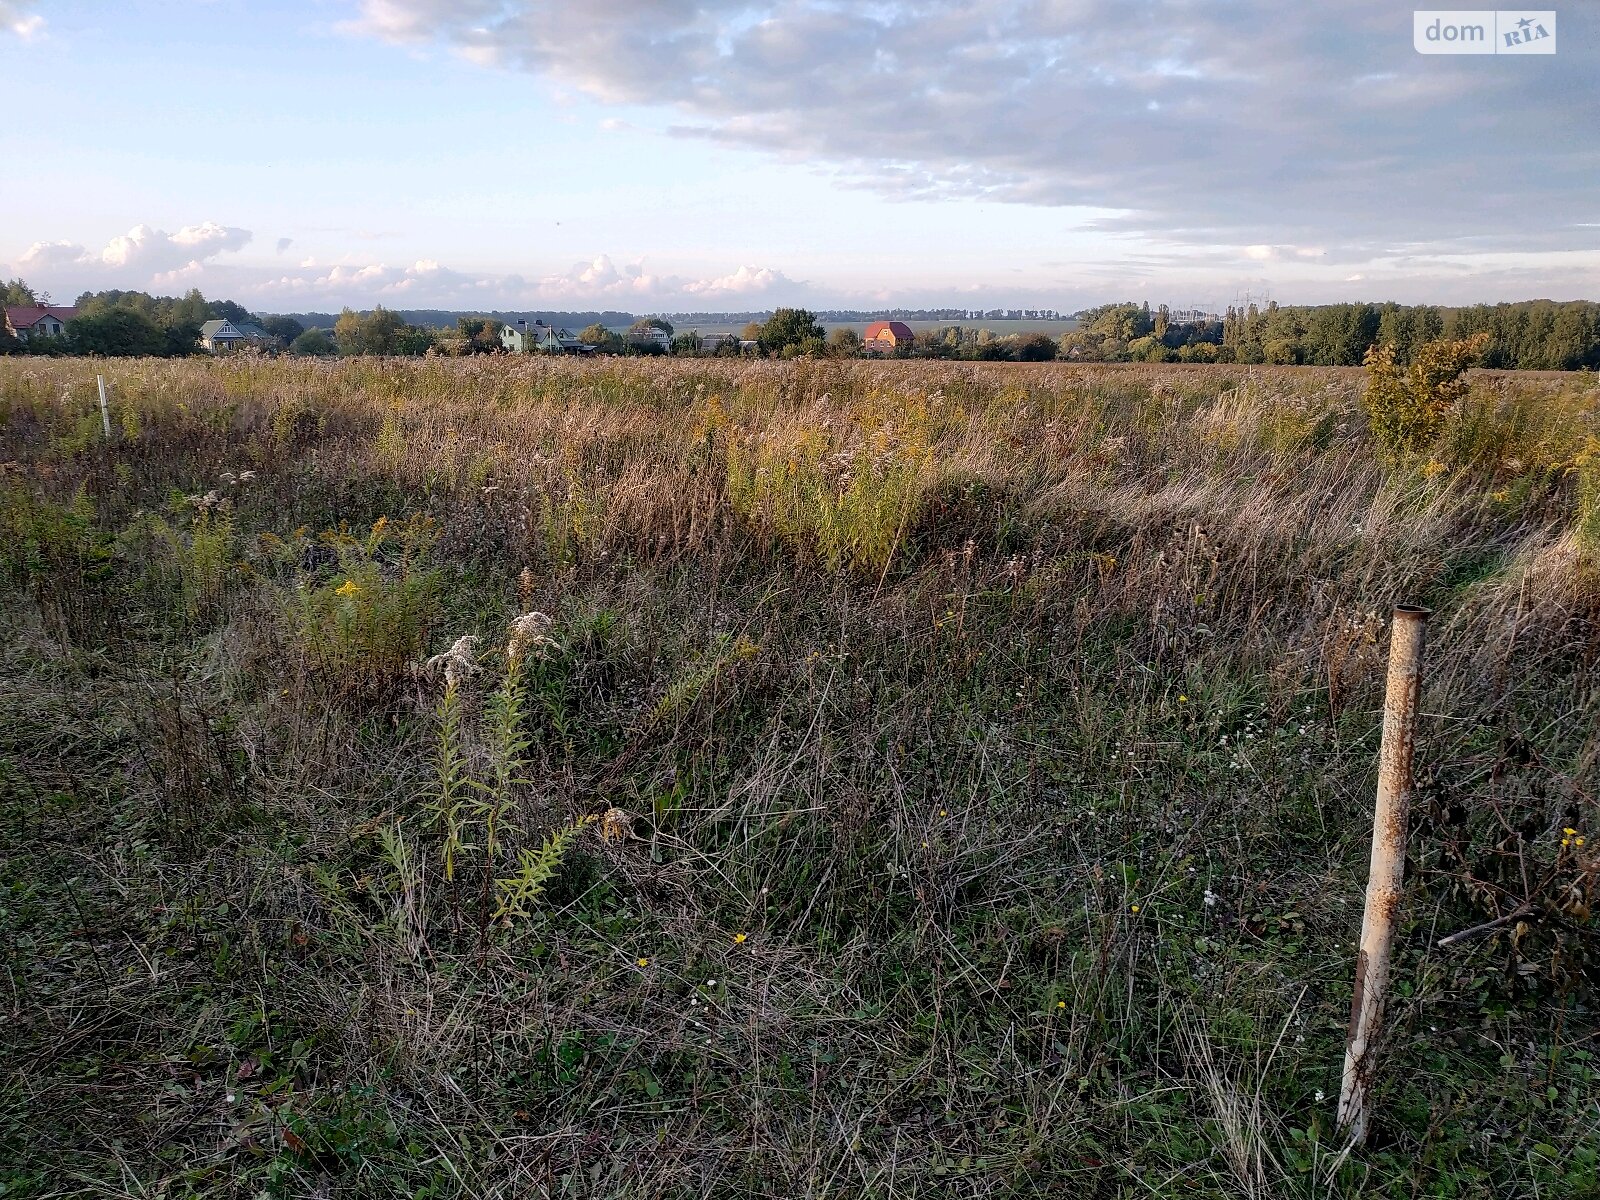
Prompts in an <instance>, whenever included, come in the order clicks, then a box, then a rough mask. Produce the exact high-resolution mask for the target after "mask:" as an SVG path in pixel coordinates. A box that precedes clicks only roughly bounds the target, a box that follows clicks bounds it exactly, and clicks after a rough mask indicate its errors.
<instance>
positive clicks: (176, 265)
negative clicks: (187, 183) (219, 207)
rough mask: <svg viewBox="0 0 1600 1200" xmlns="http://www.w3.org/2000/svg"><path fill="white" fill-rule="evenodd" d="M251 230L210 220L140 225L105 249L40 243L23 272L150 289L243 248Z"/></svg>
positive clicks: (91, 285) (85, 284)
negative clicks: (173, 226)
mask: <svg viewBox="0 0 1600 1200" xmlns="http://www.w3.org/2000/svg"><path fill="white" fill-rule="evenodd" d="M249 241H250V231H249V230H248V229H239V228H236V227H233V226H225V225H218V224H217V223H216V222H214V221H207V222H205V223H204V224H201V225H187V226H185V227H184V228H182V229H180V230H178V232H177V233H167V232H166V231H165V230H161V229H155V228H153V227H151V226H149V225H135V226H134V227H133V228H132V229H130V230H129V231H128V232H127V233H124V234H121V235H119V236H117V237H114V238H112V239H111V240H110V241H109V242H107V243H106V245H105V246H104V248H102V249H100V250H90V249H89V248H87V247H85V246H83V245H80V244H78V243H76V242H64V241H62V242H35V243H34V244H33V245H32V246H30V247H29V248H28V250H27V251H26V252H25V253H24V254H23V256H22V258H21V260H20V263H19V265H20V267H21V268H22V269H23V270H24V271H31V272H35V273H39V272H52V273H59V274H62V275H65V276H66V277H67V278H68V279H69V280H71V281H73V283H74V286H81V288H83V289H96V288H103V287H111V286H118V287H130V286H131V287H146V286H150V285H152V284H156V283H158V281H160V280H162V279H163V278H164V277H168V276H171V275H172V273H173V272H175V271H179V270H186V271H188V272H189V273H190V274H191V275H192V274H197V273H198V272H199V271H200V269H201V267H202V265H203V264H205V263H206V262H208V261H210V260H211V259H214V258H216V256H217V255H219V254H225V253H228V252H230V251H235V250H239V249H242V248H243V247H244V246H245V245H247V244H248V243H249Z"/></svg>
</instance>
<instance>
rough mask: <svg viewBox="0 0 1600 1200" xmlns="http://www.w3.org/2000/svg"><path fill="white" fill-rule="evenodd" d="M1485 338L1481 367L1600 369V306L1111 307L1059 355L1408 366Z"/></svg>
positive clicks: (1085, 324)
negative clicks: (1430, 349) (1456, 343)
mask: <svg viewBox="0 0 1600 1200" xmlns="http://www.w3.org/2000/svg"><path fill="white" fill-rule="evenodd" d="M1476 333H1487V334H1488V335H1489V342H1488V346H1487V348H1486V349H1485V350H1484V354H1483V359H1482V363H1481V365H1482V366H1485V367H1490V368H1496V369H1520V370H1535V371H1575V370H1590V371H1593V370H1597V369H1600V304H1597V303H1595V302H1593V301H1589V300H1574V301H1570V302H1565V303H1558V302H1556V301H1551V300H1528V301H1523V302H1520V303H1515V304H1477V305H1472V306H1470V307H1465V308H1445V307H1439V306H1437V305H1428V304H1421V305H1401V304H1325V305H1317V306H1306V305H1279V304H1275V303H1274V304H1268V305H1266V306H1265V307H1258V306H1256V305H1254V304H1252V305H1250V306H1249V307H1247V308H1243V309H1239V308H1230V309H1228V311H1227V313H1226V314H1225V315H1224V317H1223V318H1222V320H1221V321H1213V322H1208V323H1203V324H1182V325H1180V324H1175V323H1173V322H1172V321H1171V320H1170V319H1168V316H1167V313H1166V310H1165V308H1164V307H1162V308H1157V309H1154V310H1152V309H1151V308H1150V306H1149V305H1148V304H1134V303H1126V304H1108V305H1105V306H1103V307H1101V308H1097V309H1091V310H1090V311H1088V312H1086V313H1083V314H1081V316H1080V320H1079V327H1078V328H1077V329H1075V330H1073V331H1072V332H1071V333H1067V334H1064V335H1063V336H1062V338H1061V340H1060V347H1059V351H1058V353H1059V356H1060V357H1063V358H1073V359H1077V360H1079V361H1085V362H1101V361H1104V362H1116V361H1124V362H1126V361H1141V362H1171V361H1183V362H1234V363H1282V364H1303V365H1307V366H1346V367H1351V366H1360V365H1361V360H1362V358H1363V357H1364V356H1365V355H1366V352H1367V348H1368V347H1369V346H1372V345H1375V344H1377V345H1392V346H1394V347H1395V351H1396V357H1397V359H1398V361H1399V362H1400V363H1402V364H1408V363H1409V362H1410V361H1411V359H1412V357H1413V356H1414V355H1415V354H1416V352H1417V350H1418V349H1420V348H1421V347H1422V346H1423V345H1425V344H1426V343H1428V342H1431V341H1437V340H1439V339H1441V338H1449V339H1456V338H1467V337H1471V336H1472V335H1473V334H1476Z"/></svg>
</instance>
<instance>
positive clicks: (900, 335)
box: [861, 321, 916, 354]
mask: <svg viewBox="0 0 1600 1200" xmlns="http://www.w3.org/2000/svg"><path fill="white" fill-rule="evenodd" d="M915 338H916V334H914V333H912V332H911V326H909V325H907V324H906V323H905V322H904V321H874V322H873V323H872V324H871V325H868V326H867V332H866V333H865V334H864V335H863V336H862V338H861V345H862V348H863V349H866V350H872V351H875V352H877V353H879V354H893V353H894V352H895V351H896V350H909V349H911V343H912V341H913V340H914V339H915Z"/></svg>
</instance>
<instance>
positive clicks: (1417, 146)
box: [347, 0, 1600, 263]
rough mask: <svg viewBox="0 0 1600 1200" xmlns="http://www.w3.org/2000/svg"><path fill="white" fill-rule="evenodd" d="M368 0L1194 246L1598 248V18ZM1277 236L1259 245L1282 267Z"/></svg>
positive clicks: (470, 42)
mask: <svg viewBox="0 0 1600 1200" xmlns="http://www.w3.org/2000/svg"><path fill="white" fill-rule="evenodd" d="M544 10H545V6H544V4H543V3H542V0H359V7H358V13H359V15H358V17H357V19H356V20H354V21H353V22H350V23H349V24H348V26H347V28H348V29H350V30H351V31H352V32H355V33H358V34H361V35H364V36H370V37H376V38H381V39H384V40H387V41H390V42H394V43H399V44H405V45H410V46H427V45H442V46H446V47H449V48H452V49H454V50H455V51H457V52H459V53H461V54H462V55H464V56H467V57H469V58H470V59H471V60H472V61H476V62H484V63H493V64H496V65H498V66H501V67H505V68H509V69H516V70H523V71H528V72H531V73H533V74H536V75H538V76H540V77H541V78H544V79H546V80H548V81H549V82H550V83H551V84H553V85H554V86H556V87H559V88H563V89H567V90H570V91H576V92H580V93H584V94H587V95H588V96H590V97H593V98H596V99H598V100H600V101H603V102H607V103H613V104H628V105H649V106H656V107H659V108H665V109H668V110H670V111H672V112H675V113H676V118H675V121H674V122H673V123H672V125H671V130H672V132H673V133H675V134H676V135H677V136H679V137H686V138H695V139H702V140H710V141H714V142H718V143H723V144H728V145H735V146H741V147H749V148H755V149H758V150H762V151H765V152H767V153H770V154H772V155H774V156H777V157H779V158H781V159H784V160H788V161H798V162H805V163H809V164H812V165H813V166H815V167H817V168H818V169H820V170H824V171H827V172H829V173H830V174H832V175H833V176H834V177H836V178H837V179H838V180H839V181H840V182H841V183H843V184H850V185H854V186H862V187H868V188H871V189H873V190H875V191H877V192H879V193H881V194H883V195H886V196H890V197H900V198H919V199H927V198H966V199H977V200H986V201H1000V202H1014V203H1025V204H1033V205H1050V206H1061V207H1067V208H1074V209H1081V210H1091V209H1092V210H1098V211H1097V213H1096V214H1094V215H1086V216H1084V218H1083V219H1084V220H1085V221H1087V223H1088V224H1089V226H1090V227H1091V228H1094V229H1098V230H1100V231H1103V232H1107V233H1112V234H1129V235H1138V236H1143V237H1146V238H1149V237H1160V238H1162V239H1163V240H1165V241H1168V242H1170V243H1175V244H1186V245H1216V244H1219V243H1222V244H1231V245H1236V246H1251V247H1263V246H1264V247H1269V248H1272V247H1291V248H1293V247H1311V246H1314V247H1318V248H1321V249H1322V250H1323V252H1324V254H1325V255H1326V258H1325V259H1323V261H1325V262H1328V263H1332V262H1357V261H1371V260H1373V259H1376V258H1381V257H1383V254H1384V247H1385V246H1386V245H1387V244H1392V243H1395V242H1406V243H1414V244H1447V243H1450V242H1452V241H1455V240H1459V239H1464V238H1479V239H1490V240H1495V239H1511V238H1516V239H1519V240H1520V241H1522V242H1527V241H1529V240H1535V241H1538V242H1539V243H1540V244H1541V245H1542V246H1544V247H1546V248H1561V247H1574V246H1577V245H1583V246H1587V245H1590V244H1591V242H1592V239H1591V240H1590V241H1582V242H1580V241H1578V240H1576V239H1578V238H1581V236H1582V235H1581V234H1580V233H1578V232H1576V231H1575V226H1576V225H1577V224H1578V223H1580V222H1592V221H1594V220H1595V214H1596V201H1595V199H1594V196H1595V192H1594V189H1593V187H1592V181H1593V178H1594V172H1595V166H1596V159H1597V151H1600V89H1596V88H1595V87H1593V83H1592V80H1593V72H1594V68H1595V65H1596V63H1595V52H1594V50H1593V47H1594V46H1595V45H1596V44H1597V35H1600V14H1597V13H1594V12H1590V11H1587V10H1584V9H1578V8H1569V9H1567V10H1563V12H1562V14H1561V17H1562V31H1561V32H1562V43H1561V52H1560V53H1559V54H1557V55H1554V56H1550V57H1541V58H1539V59H1538V60H1534V59H1527V58H1498V57H1477V56H1473V57H1451V56H1422V55H1418V54H1416V52H1415V51H1414V49H1413V47H1412V31H1411V16H1410V10H1409V9H1401V8H1399V7H1397V6H1396V5H1395V4H1394V3H1393V2H1392V0H1328V2H1327V3H1322V4H1317V5H1284V4H1282V3H1280V2H1278V0H1231V2H1230V3H1212V4H1200V3H1194V2H1193V0H1010V2H1005V3H1001V2H996V3H993V4H981V5H980V4H976V3H974V0H915V2H912V0H884V3H881V4H876V5H870V6H862V5H844V4H839V3H837V2H835V0H781V2H780V0H619V2H617V3H613V4H610V5H606V6H603V7H596V8H595V9H594V11H586V12H585V14H584V18H583V20H582V21H552V20H548V19H543V18H542V17H541V13H543V12H544ZM1298 257H1300V256H1298V255H1297V254H1296V253H1294V252H1293V251H1290V252H1288V253H1287V257H1275V258H1269V259H1267V260H1263V261H1271V262H1291V263H1292V262H1294V261H1297V260H1298Z"/></svg>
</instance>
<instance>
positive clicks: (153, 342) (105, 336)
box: [66, 308, 169, 358]
mask: <svg viewBox="0 0 1600 1200" xmlns="http://www.w3.org/2000/svg"><path fill="white" fill-rule="evenodd" d="M66 337H67V342H68V344H69V345H70V347H71V349H72V351H73V352H74V353H76V354H103V355H106V356H107V357H112V358H127V357H133V356H139V355H164V354H167V353H168V352H169V347H168V341H167V335H166V333H165V332H164V331H163V330H162V328H161V326H159V325H157V324H156V323H155V322H154V321H152V320H151V319H150V318H149V317H147V316H145V315H144V314H143V313H141V312H137V311H135V310H134V309H131V308H111V309H107V310H105V311H103V312H99V313H92V314H90V315H89V316H86V317H84V316H80V317H74V318H73V319H72V320H71V321H68V322H67V334H66Z"/></svg>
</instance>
